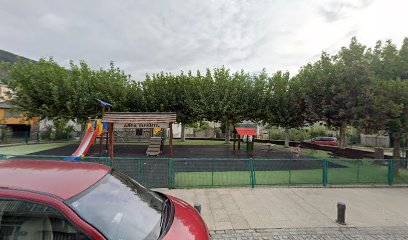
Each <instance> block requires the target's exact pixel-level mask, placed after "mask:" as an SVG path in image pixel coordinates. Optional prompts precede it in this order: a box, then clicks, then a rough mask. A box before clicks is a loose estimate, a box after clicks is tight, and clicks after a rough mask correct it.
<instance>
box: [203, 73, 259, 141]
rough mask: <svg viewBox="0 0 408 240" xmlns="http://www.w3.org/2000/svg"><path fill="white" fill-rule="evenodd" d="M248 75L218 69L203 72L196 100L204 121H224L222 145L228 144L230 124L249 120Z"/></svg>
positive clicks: (249, 96)
mask: <svg viewBox="0 0 408 240" xmlns="http://www.w3.org/2000/svg"><path fill="white" fill-rule="evenodd" d="M248 78H249V75H248V74H247V73H245V72H244V71H243V70H241V71H238V72H235V73H234V74H233V75H231V74H230V70H229V69H227V68H225V67H221V68H215V69H214V70H213V72H212V73H211V71H210V70H208V69H207V73H206V76H205V77H203V79H202V82H201V84H199V85H200V90H199V93H200V96H202V97H203V98H202V99H201V100H200V101H201V104H200V106H202V112H203V113H204V118H205V119H206V120H209V121H218V122H224V124H225V143H226V144H228V143H229V137H230V136H229V134H230V125H231V124H235V123H238V122H240V121H242V120H245V119H249V118H250V114H249V112H250V109H251V108H250V106H249V105H248V102H249V101H248V99H250V98H251V97H254V96H251V95H250V94H248V92H249V91H250V82H249V81H248Z"/></svg>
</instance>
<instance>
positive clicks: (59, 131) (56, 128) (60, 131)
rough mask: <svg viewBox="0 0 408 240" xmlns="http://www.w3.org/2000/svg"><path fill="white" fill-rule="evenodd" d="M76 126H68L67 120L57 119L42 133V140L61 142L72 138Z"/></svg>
mask: <svg viewBox="0 0 408 240" xmlns="http://www.w3.org/2000/svg"><path fill="white" fill-rule="evenodd" d="M73 132H74V126H72V125H70V124H68V120H66V119H56V120H54V121H53V124H52V125H49V126H46V127H45V130H44V131H42V132H41V138H42V139H46V140H51V139H52V140H61V139H70V138H72V133H73Z"/></svg>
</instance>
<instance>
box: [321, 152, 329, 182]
mask: <svg viewBox="0 0 408 240" xmlns="http://www.w3.org/2000/svg"><path fill="white" fill-rule="evenodd" d="M327 171H328V163H327V160H326V159H324V160H323V176H322V180H323V181H322V182H323V186H324V187H326V186H327Z"/></svg>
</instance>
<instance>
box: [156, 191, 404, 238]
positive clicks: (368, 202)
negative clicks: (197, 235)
mask: <svg viewBox="0 0 408 240" xmlns="http://www.w3.org/2000/svg"><path fill="white" fill-rule="evenodd" d="M160 190H161V191H162V192H165V193H167V194H170V195H173V196H176V197H178V198H180V199H183V200H185V201H186V202H187V203H189V204H191V205H193V204H194V203H195V202H199V203H201V208H202V210H201V216H202V217H203V219H204V220H205V222H206V223H207V226H208V228H209V230H210V231H217V230H236V231H240V229H254V230H256V229H303V230H299V231H300V232H299V233H297V231H294V232H295V233H296V234H297V235H296V236H302V233H304V232H305V231H306V230H305V229H314V228H316V229H319V228H323V229H324V228H328V229H333V231H329V232H328V234H329V235H330V234H332V235H333V236H342V237H343V238H338V239H347V238H344V236H343V235H344V234H343V235H341V234H342V230H341V231H340V230H339V229H340V228H345V230H344V231H346V233H348V232H350V231H352V230H353V227H354V228H355V229H357V230H360V229H363V230H364V228H365V227H368V228H369V227H376V226H381V227H394V226H406V227H408V208H407V199H408V188H283V187H282V188H268V187H265V188H261V187H257V188H254V189H251V188H213V189H174V190H169V189H160ZM337 202H344V203H346V205H347V209H346V223H347V225H346V226H345V227H344V226H341V225H339V224H337V223H336V222H335V219H336V215H337V207H336V206H337ZM363 230H361V231H362V232H361V234H365V230H364V231H363ZM374 230H375V229H374ZM374 230H370V232H372V231H374ZM279 231H280V232H281V234H284V235H285V234H286V235H287V234H290V233H291V231H290V230H289V231H285V230H279ZM279 231H278V232H279ZM353 231H355V230H353ZM353 231H352V232H350V234H351V233H353ZM404 231H405V230H404ZM359 234H360V233H359ZM309 235H310V234H309ZM312 235H313V234H312ZM368 235H369V234H368ZM368 235H367V234H366V235H365V236H368ZM288 236H290V235H288ZM373 236H379V237H381V236H382V235H381V234H374V235H373ZM277 239H279V238H277ZM288 239H290V238H288ZM295 239H296V238H295ZM299 239H302V238H300V237H299ZM306 239H307V238H306ZM334 239H335V238H334ZM356 239H366V238H356ZM374 239H381V238H374ZM383 239H388V238H383ZM396 239H398V238H396ZM405 239H408V237H407V238H405Z"/></svg>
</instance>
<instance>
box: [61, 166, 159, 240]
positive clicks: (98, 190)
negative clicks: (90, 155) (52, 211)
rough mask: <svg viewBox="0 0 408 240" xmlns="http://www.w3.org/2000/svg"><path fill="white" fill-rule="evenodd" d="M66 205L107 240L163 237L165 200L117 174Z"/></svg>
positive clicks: (107, 176)
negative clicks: (162, 219) (161, 234)
mask: <svg viewBox="0 0 408 240" xmlns="http://www.w3.org/2000/svg"><path fill="white" fill-rule="evenodd" d="M67 203H68V204H69V206H70V207H71V208H72V209H73V210H74V211H75V212H76V213H77V214H78V215H79V216H80V217H82V218H83V219H84V220H85V221H87V222H88V223H89V224H91V225H93V226H94V227H95V228H96V229H98V230H99V231H100V232H101V233H102V234H103V235H104V236H105V237H106V238H108V239H123V240H126V239H158V238H159V236H160V230H161V227H160V222H161V215H162V214H161V212H162V206H163V199H162V197H160V196H159V195H158V194H156V193H154V192H152V191H150V190H148V189H147V188H145V187H143V186H142V185H140V184H139V183H137V182H136V181H134V180H133V179H131V178H129V177H127V176H125V175H123V174H121V173H119V172H117V171H112V173H111V174H108V175H106V176H105V177H104V178H102V179H101V180H100V181H99V182H98V183H97V184H95V185H94V186H93V187H91V188H90V189H88V190H86V191H85V192H83V193H81V194H79V195H78V196H75V197H74V198H72V199H70V200H69V201H68V202H67Z"/></svg>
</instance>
